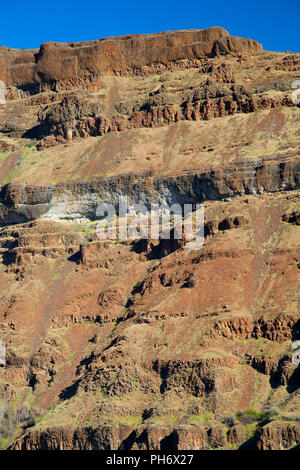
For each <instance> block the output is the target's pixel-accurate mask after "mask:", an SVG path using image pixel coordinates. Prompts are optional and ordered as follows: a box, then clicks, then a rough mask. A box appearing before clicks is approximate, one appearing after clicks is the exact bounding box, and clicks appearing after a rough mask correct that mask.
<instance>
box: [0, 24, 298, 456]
mask: <svg viewBox="0 0 300 470" xmlns="http://www.w3.org/2000/svg"><path fill="white" fill-rule="evenodd" d="M299 79H300V54H297V53H292V52H286V53H282V52H270V51H264V50H263V48H262V45H261V44H259V43H258V42H257V41H255V40H252V39H245V38H240V37H234V36H231V35H230V34H229V33H228V32H227V31H226V30H225V29H223V28H220V27H212V28H209V29H205V30H201V29H195V30H184V31H167V32H163V33H158V34H148V35H128V36H122V37H111V38H104V39H98V40H95V41H91V42H83V43H68V44H58V43H53V42H47V43H45V44H42V45H41V47H40V49H37V50H15V49H9V48H7V47H1V48H0V81H1V86H2V88H1V90H2V93H4V95H5V96H4V97H3V98H2V101H1V104H0V181H1V187H0V297H1V298H0V340H1V343H0V361H1V362H0V363H1V365H0V445H1V447H2V448H3V449H8V450H39V449H52V450H54V449H55V450H57V449H59V450H63V449H74V450H75V449H107V450H108V449H111V450H117V449H124V450H131V449H132V450H137V449H150V450H157V449H158V450H159V449H160V450H168V451H172V450H189V449H202V450H204V449H254V450H279V449H291V448H297V447H298V448H299V445H300V388H299V386H300V365H299V364H300V349H299V348H300V109H299V99H295V96H296V95H297V92H295V87H294V86H293V84H294V82H295V81H296V80H299ZM120 196H122V197H123V198H127V201H128V204H131V205H132V204H141V203H142V204H143V205H144V207H146V209H147V211H148V212H147V213H148V214H149V213H150V212H149V211H150V209H151V205H152V204H153V203H155V204H159V205H164V206H166V205H168V206H170V205H171V204H177V205H182V206H183V205H186V204H189V205H190V207H191V208H192V217H194V218H195V217H196V218H197V215H198V214H199V213H200V212H201V211H202V210H204V211H203V212H204V221H203V227H202V228H203V230H202V235H203V237H202V238H203V239H204V242H203V244H202V245H201V246H197V247H196V248H194V249H188V243H189V241H188V240H187V238H185V237H184V236H183V237H182V238H180V239H179V238H177V237H176V236H175V233H176V230H177V229H178V226H177V225H176V223H175V222H174V220H173V225H172V229H171V231H170V237H169V238H167V237H164V236H163V234H160V237H158V238H155V237H152V236H148V237H146V238H145V237H142V236H141V235H139V234H140V231H137V232H136V236H135V237H132V236H129V232H128V233H127V232H126V234H125V235H124V234H123V235H122V234H121V232H120V231H119V232H116V233H115V236H113V234H111V235H110V236H107V238H105V239H102V238H101V237H99V225H100V226H101V214H100V213H99V206H101V204H108V203H110V204H113V205H114V206H116V207H117V205H118V201H119V199H120V198H119V197H120ZM102 215H103V214H102ZM138 215H139V214H138V211H137V212H136V213H135V215H132V214H130V217H131V219H132V220H133V222H134V221H136V220H137V219H136V218H137V217H138ZM112 218H113V219H114V220H115V221H120V220H121V215H120V212H118V211H116V214H114V216H113V217H112ZM119 230H120V228H119ZM202 241H203V240H202ZM1 351H2V353H1Z"/></svg>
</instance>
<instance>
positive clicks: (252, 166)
mask: <svg viewBox="0 0 300 470" xmlns="http://www.w3.org/2000/svg"><path fill="white" fill-rule="evenodd" d="M299 188H300V162H299V159H298V158H297V157H296V158H295V157H285V158H283V157H281V158H280V157H276V156H273V158H272V157H268V158H266V159H264V160H263V159H254V160H252V161H251V160H250V161H248V162H245V163H243V164H240V165H228V166H227V167H225V168H223V169H221V170H220V169H217V170H214V171H213V170H212V171H207V172H204V173H198V174H197V173H196V174H190V175H178V176H176V177H160V178H155V179H153V178H151V176H150V175H147V174H145V175H125V176H120V177H111V178H106V179H105V178H94V179H93V180H92V181H89V182H81V183H72V182H71V183H65V184H64V183H62V184H58V185H51V186H38V185H32V186H31V185H27V186H24V185H21V184H8V185H6V186H4V187H3V188H2V189H1V191H0V224H1V225H7V224H10V223H18V222H19V223H22V222H25V221H29V220H35V219H38V218H41V217H42V218H45V219H49V220H56V221H63V220H65V221H73V222H88V221H91V220H96V219H97V215H96V210H97V207H98V204H102V203H104V204H105V203H108V202H109V203H113V204H115V207H116V208H117V207H118V204H119V195H120V194H122V195H123V196H127V197H128V204H135V203H138V202H142V203H143V204H145V205H146V207H147V209H148V210H150V208H151V204H161V205H163V204H167V205H169V206H170V205H172V204H193V203H202V202H204V201H209V200H212V201H217V200H220V199H226V198H231V197H236V196H243V195H247V194H252V195H255V194H261V193H264V192H270V193H274V192H277V191H287V190H297V189H299ZM228 223H229V222H226V221H225V222H224V227H222V226H221V227H220V229H221V230H223V229H226V227H227V226H226V224H228ZM232 224H233V222H232ZM229 225H230V224H229ZM233 225H234V224H233Z"/></svg>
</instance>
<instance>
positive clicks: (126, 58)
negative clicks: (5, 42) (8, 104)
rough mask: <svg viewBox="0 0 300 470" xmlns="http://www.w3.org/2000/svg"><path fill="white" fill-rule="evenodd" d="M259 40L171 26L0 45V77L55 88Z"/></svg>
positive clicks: (251, 48)
mask: <svg viewBox="0 0 300 470" xmlns="http://www.w3.org/2000/svg"><path fill="white" fill-rule="evenodd" d="M261 48H262V47H261V45H260V44H259V43H258V42H256V41H254V40H252V39H244V38H238V37H232V36H230V35H229V33H228V32H227V31H226V30H225V29H223V28H219V27H214V28H208V29H205V30H187V31H168V32H164V33H159V34H146V35H142V34H139V35H132V36H122V37H112V38H105V39H100V40H98V41H90V42H82V43H68V44H59V43H52V42H47V43H45V44H42V45H41V47H40V50H25V51H16V50H11V49H8V48H5V47H3V48H0V79H1V80H3V81H4V82H5V84H6V86H16V87H20V88H25V89H26V88H27V89H30V90H32V91H34V90H35V89H38V88H39V87H42V88H43V87H47V86H48V87H50V88H51V87H52V88H53V87H55V84H56V83H57V82H60V81H64V80H78V79H85V78H93V77H95V76H99V75H103V74H111V73H119V74H133V73H136V72H140V71H141V70H142V69H143V67H156V68H157V67H159V66H169V65H172V63H174V62H176V61H180V60H183V59H184V60H197V59H200V58H203V57H211V56H215V55H217V54H228V53H235V52H240V53H243V52H246V53H247V52H257V51H259V50H261Z"/></svg>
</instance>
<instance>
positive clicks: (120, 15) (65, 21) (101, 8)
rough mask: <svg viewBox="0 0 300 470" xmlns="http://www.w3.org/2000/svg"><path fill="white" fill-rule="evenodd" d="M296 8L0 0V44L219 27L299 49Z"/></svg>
mask: <svg viewBox="0 0 300 470" xmlns="http://www.w3.org/2000/svg"><path fill="white" fill-rule="evenodd" d="M299 13H300V1H299V0H260V1H258V0H253V1H249V0H239V1H237V0H223V1H220V0H216V1H209V0H207V1H202V0H181V1H178V0H172V1H171V0H167V1H165V0H148V1H145V0H139V1H137V0H134V1H131V0H123V1H119V0H114V1H109V0H106V1H101V0H98V1H95V0H81V1H76V0H61V1H55V0H48V1H47V0H46V1H43V0H39V1H36V0H33V1H32V0H28V1H26V0H22V1H20V0H15V1H13V2H10V1H9V0H8V1H5V0H0V21H1V24H0V46H3V45H5V46H8V47H13V48H18V49H28V48H38V47H39V46H40V44H41V43H42V42H45V41H56V42H71V41H74V42H75V41H86V40H92V39H99V38H102V37H106V36H118V35H123V34H130V33H155V32H159V31H166V30H171V29H189V28H200V29H202V28H207V27H209V26H223V27H224V28H226V29H227V30H228V31H229V33H230V34H232V35H235V36H244V37H250V38H253V39H256V40H257V41H259V42H261V43H262V44H263V47H264V49H266V50H273V51H286V50H291V51H295V52H300V28H299V18H300V14H299Z"/></svg>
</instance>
